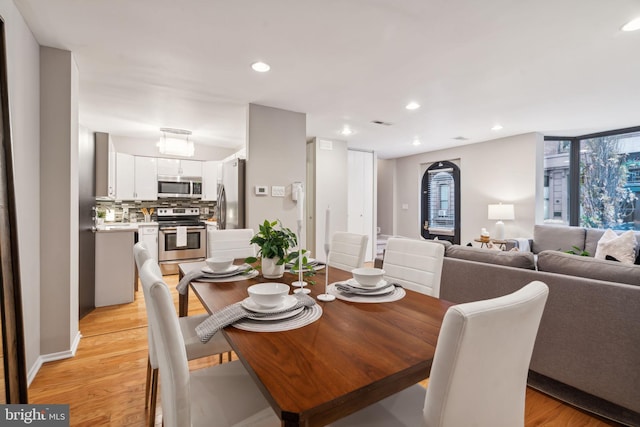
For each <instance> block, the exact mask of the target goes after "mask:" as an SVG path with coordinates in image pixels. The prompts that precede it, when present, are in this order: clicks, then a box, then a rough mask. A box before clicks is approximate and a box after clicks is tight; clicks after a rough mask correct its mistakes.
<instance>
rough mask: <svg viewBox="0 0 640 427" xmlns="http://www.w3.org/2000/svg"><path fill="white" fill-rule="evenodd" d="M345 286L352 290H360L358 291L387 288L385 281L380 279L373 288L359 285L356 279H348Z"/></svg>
mask: <svg viewBox="0 0 640 427" xmlns="http://www.w3.org/2000/svg"><path fill="white" fill-rule="evenodd" d="M347 285H350V286H353V287H354V288H360V289H379V288H382V287H385V286H387V281H386V280H384V279H382V280H380V281H379V282H378V283H376V284H375V285H373V286H363V285H361V284H360V283H358V282H357V281H356V279H349V280H347Z"/></svg>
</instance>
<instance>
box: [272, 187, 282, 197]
mask: <svg viewBox="0 0 640 427" xmlns="http://www.w3.org/2000/svg"><path fill="white" fill-rule="evenodd" d="M271 197H284V187H283V186H281V185H272V186H271Z"/></svg>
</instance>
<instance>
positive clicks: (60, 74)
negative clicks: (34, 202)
mask: <svg viewBox="0 0 640 427" xmlns="http://www.w3.org/2000/svg"><path fill="white" fill-rule="evenodd" d="M77 96H78V71H77V66H76V63H75V61H74V59H73V56H72V54H71V52H69V51H64V50H60V49H54V48H49V47H41V48H40V117H41V123H40V142H41V143H40V189H41V191H40V205H41V206H42V208H43V209H42V215H41V216H40V227H41V229H42V230H46V233H45V234H43V238H42V240H41V242H40V265H41V274H42V277H43V278H46V280H45V281H44V282H43V285H42V286H41V290H40V300H41V310H40V316H41V318H40V334H41V340H40V341H41V348H40V351H41V353H42V354H60V353H63V354H66V353H67V352H69V351H70V350H71V349H72V347H73V344H74V341H75V340H76V339H77V336H78V138H79V126H78V99H77ZM70 355H71V354H69V356H70Z"/></svg>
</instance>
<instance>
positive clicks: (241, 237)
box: [207, 228, 256, 259]
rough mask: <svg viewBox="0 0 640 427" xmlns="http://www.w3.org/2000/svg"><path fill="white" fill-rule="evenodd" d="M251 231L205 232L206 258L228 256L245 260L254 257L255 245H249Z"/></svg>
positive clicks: (249, 229) (245, 229)
mask: <svg viewBox="0 0 640 427" xmlns="http://www.w3.org/2000/svg"><path fill="white" fill-rule="evenodd" d="M253 234H254V233H253V229H251V228H240V229H233V230H209V231H208V232H207V257H213V256H228V257H231V258H234V259H236V258H247V257H252V256H256V248H255V245H253V244H252V243H251V238H252V237H253Z"/></svg>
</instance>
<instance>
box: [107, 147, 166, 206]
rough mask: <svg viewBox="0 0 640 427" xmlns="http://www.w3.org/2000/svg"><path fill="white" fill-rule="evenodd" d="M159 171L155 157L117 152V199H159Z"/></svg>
mask: <svg viewBox="0 0 640 427" xmlns="http://www.w3.org/2000/svg"><path fill="white" fill-rule="evenodd" d="M157 175H158V172H157V165H156V158H155V157H142V156H132V155H131V154H125V153H117V154H116V199H118V200H157V199H158V177H157Z"/></svg>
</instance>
